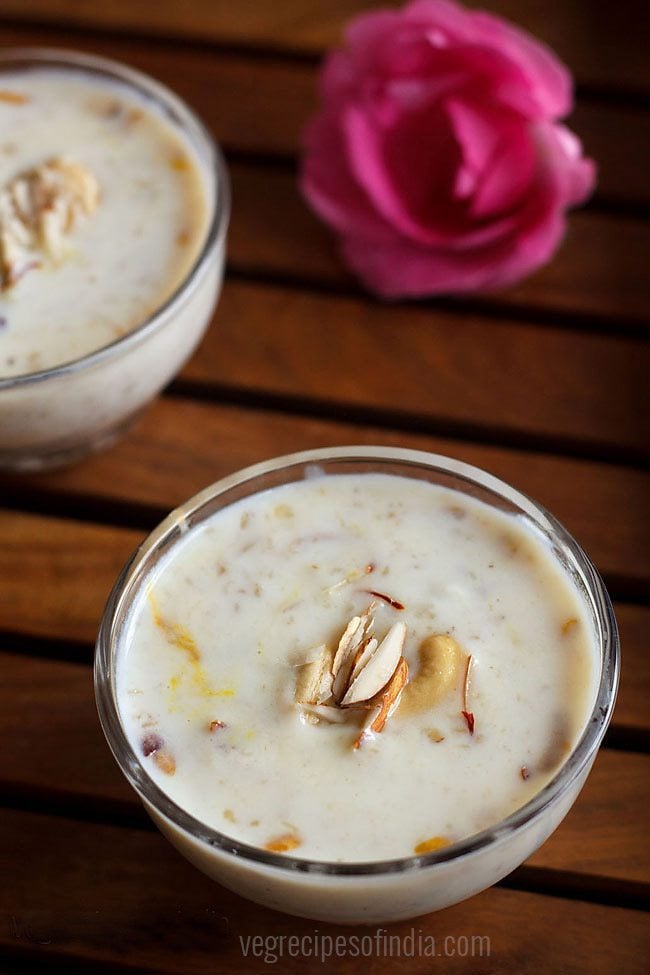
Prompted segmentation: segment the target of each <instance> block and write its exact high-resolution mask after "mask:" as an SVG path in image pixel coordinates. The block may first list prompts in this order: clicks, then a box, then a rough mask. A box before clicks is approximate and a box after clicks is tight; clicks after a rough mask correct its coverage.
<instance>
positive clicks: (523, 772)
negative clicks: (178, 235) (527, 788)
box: [519, 765, 530, 782]
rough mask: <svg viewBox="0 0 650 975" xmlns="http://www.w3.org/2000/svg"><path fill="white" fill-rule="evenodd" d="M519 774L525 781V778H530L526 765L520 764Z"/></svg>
mask: <svg viewBox="0 0 650 975" xmlns="http://www.w3.org/2000/svg"><path fill="white" fill-rule="evenodd" d="M519 774H520V775H521V777H522V779H523V780H524V782H525V781H526V779H529V778H530V772H529V771H528V766H527V765H522V766H521V768H520V769H519Z"/></svg>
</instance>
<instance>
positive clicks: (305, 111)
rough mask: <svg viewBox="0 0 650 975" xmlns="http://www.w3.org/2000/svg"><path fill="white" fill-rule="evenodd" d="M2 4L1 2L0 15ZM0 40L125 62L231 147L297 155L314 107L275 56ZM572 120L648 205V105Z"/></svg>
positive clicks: (18, 34)
mask: <svg viewBox="0 0 650 975" xmlns="http://www.w3.org/2000/svg"><path fill="white" fill-rule="evenodd" d="M3 9H4V4H2V3H0V17H1V16H2V13H3ZM109 9H112V8H109ZM132 9H134V7H133V5H132ZM0 43H1V44H2V45H3V46H4V45H21V44H23V45H24V44H33V43H47V44H48V45H49V46H60V47H64V48H71V47H72V48H78V49H81V50H86V51H90V52H92V53H96V54H102V55H104V56H106V57H112V58H116V59H117V60H121V61H126V62H127V63H129V64H132V65H133V66H134V67H137V68H139V69H140V70H142V71H145V72H147V73H148V74H152V75H153V76H154V77H156V78H159V79H160V80H161V81H163V82H165V83H166V84H169V85H171V86H172V87H173V88H174V89H175V90H176V91H177V92H178V93H179V94H180V95H181V96H182V97H183V98H185V99H187V101H188V102H189V103H190V104H191V105H192V106H193V108H194V109H195V110H196V111H197V112H199V113H200V114H201V116H202V118H203V119H204V120H205V122H206V123H207V124H208V125H209V126H210V128H211V130H212V131H213V133H214V134H215V136H216V137H217V139H218V140H219V141H220V142H221V144H222V145H223V146H224V148H225V149H226V150H227V151H228V152H230V153H234V154H240V153H256V154H259V155H261V156H277V157H279V158H283V159H290V158H292V157H295V156H296V155H297V153H298V152H299V146H300V133H301V131H302V129H303V127H304V125H305V122H306V121H307V119H308V117H309V116H310V115H311V114H312V112H313V111H314V110H315V108H316V102H317V93H316V91H317V68H316V67H315V66H314V65H311V64H304V63H300V62H294V61H291V60H287V59H283V58H281V57H279V56H278V57H274V58H264V59H260V58H256V57H255V56H253V55H246V54H233V53H229V52H227V51H209V50H205V49H203V48H193V47H187V46H184V45H182V44H179V43H178V42H177V41H172V40H170V41H158V42H154V43H143V42H142V41H141V40H138V39H137V38H129V37H128V36H127V37H120V36H112V35H111V36H108V37H107V36H104V35H103V34H99V35H93V34H89V35H84V34H75V33H71V32H70V31H69V30H68V31H66V30H65V29H62V28H61V27H60V26H56V27H51V28H48V29H47V30H44V29H43V28H38V27H36V28H29V27H27V26H25V27H15V26H12V27H5V28H4V29H3V30H2V33H1V35H0ZM569 124H570V126H571V127H572V128H573V129H575V131H576V132H577V133H578V135H579V136H580V137H581V139H582V140H583V143H584V146H585V151H586V152H587V153H588V154H590V155H591V156H593V157H594V158H595V159H596V160H597V162H598V194H599V195H600V196H602V197H603V198H605V199H606V200H607V201H609V202H612V203H617V202H618V203H622V204H627V205H633V204H639V203H640V204H644V205H647V204H648V203H649V202H650V184H649V183H648V180H647V178H646V174H647V172H648V170H649V169H650V111H648V110H647V109H644V108H643V107H639V106H637V105H635V104H631V105H630V104H627V105H626V104H623V105H621V104H615V105H613V104H610V103H609V102H607V101H603V100H597V101H594V100H593V99H580V98H578V101H577V108H576V110H575V112H574V114H573V115H572V116H571V118H570V122H569Z"/></svg>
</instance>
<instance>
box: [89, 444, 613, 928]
mask: <svg viewBox="0 0 650 975" xmlns="http://www.w3.org/2000/svg"><path fill="white" fill-rule="evenodd" d="M315 471H316V472H319V473H320V472H322V473H325V474H350V473H362V472H363V473H366V472H383V473H387V474H398V475H402V476H405V477H410V478H417V479H422V480H425V481H429V482H431V483H435V484H440V485H443V486H445V487H448V488H454V489H455V490H457V491H461V492H463V493H465V494H468V495H471V496H472V497H474V498H478V499H479V500H481V501H483V502H485V503H487V504H488V505H491V506H492V507H494V508H496V509H499V510H501V511H505V512H512V513H516V514H518V515H519V516H520V517H522V518H523V519H525V521H527V522H528V524H529V525H531V526H533V527H534V528H535V529H536V531H537V532H540V533H542V535H543V536H545V538H546V539H547V540H548V543H549V544H550V546H551V549H552V552H553V553H554V555H555V557H556V558H557V559H558V560H559V562H560V563H561V565H562V567H563V568H564V570H565V571H566V572H567V573H568V574H569V575H570V577H571V578H572V579H573V581H574V583H575V585H576V587H577V589H578V591H579V593H580V595H581V597H582V598H583V600H584V603H585V607H586V610H587V615H588V617H589V618H590V620H591V621H592V624H593V628H594V633H595V636H596V640H597V645H598V648H599V651H600V673H599V676H598V681H597V692H596V699H595V702H594V705H593V710H592V713H591V715H590V717H589V720H588V723H587V724H586V727H585V730H584V733H583V734H582V736H581V737H580V739H579V741H578V742H577V743H576V745H575V747H574V748H573V750H572V752H571V753H570V754H569V755H568V757H567V758H566V760H565V761H564V763H563V765H562V766H561V768H560V769H559V770H558V771H557V773H556V774H555V775H554V777H553V778H552V779H551V781H549V782H548V784H547V785H546V786H545V787H544V788H543V789H542V790H541V791H540V792H538V793H537V794H535V795H534V796H533V798H532V799H530V800H529V801H528V802H527V803H526V804H525V805H523V806H521V807H520V808H519V809H517V810H516V811H515V812H514V813H512V814H511V815H510V816H508V817H507V818H506V819H504V820H502V821H501V822H499V823H498V824H496V825H495V826H494V827H492V828H490V829H485V830H483V831H482V832H480V833H476V834H475V835H473V836H471V837H469V838H467V839H463V840H461V841H459V842H457V843H454V844H453V845H450V846H447V847H445V848H443V849H441V850H439V851H437V852H433V853H428V854H424V855H421V856H409V857H405V858H402V859H394V860H385V861H378V862H367V861H366V862H362V863H351V862H344V863H342V862H322V861H317V860H314V861H310V860H307V859H302V858H300V857H298V856H293V855H285V854H282V855H279V854H276V853H269V852H267V851H265V850H262V849H259V848H257V847H253V846H250V845H247V844H245V843H242V842H239V841H237V840H234V839H232V838H230V837H229V836H227V835H225V834H224V833H221V832H219V831H217V830H215V829H211V828H209V827H208V826H206V825H205V824H204V823H202V822H200V821H199V820H197V819H196V818H194V817H193V816H192V815H191V814H190V813H189V812H187V811H186V810H185V809H182V808H180V807H179V806H178V805H177V804H176V803H175V802H173V801H172V800H171V799H170V798H169V797H168V796H167V795H166V794H165V793H164V792H163V791H162V790H161V789H160V788H159V786H158V785H157V784H156V783H155V782H154V780H153V779H152V778H151V777H150V776H149V774H148V772H147V771H146V769H145V767H144V765H143V764H142V762H141V760H140V758H139V757H138V755H137V754H136V753H135V751H134V750H133V748H132V747H131V744H130V743H129V740H128V739H127V736H126V733H125V731H124V728H123V726H122V724H121V720H120V714H119V710H118V703H117V699H116V683H115V676H116V655H117V653H118V649H119V641H120V635H121V633H122V631H123V627H124V623H125V620H126V618H127V616H128V613H129V610H130V607H131V606H132V605H133V601H134V598H135V597H137V595H138V593H139V592H140V591H141V590H142V587H143V586H145V585H146V582H147V579H148V577H149V574H150V573H151V571H152V570H153V569H154V568H155V567H156V566H157V565H158V564H159V563H160V561H161V559H163V558H165V557H166V556H167V555H168V553H169V552H170V551H171V550H173V548H174V546H175V545H176V544H177V543H178V542H179V540H181V538H183V537H185V535H186V533H187V532H188V531H191V530H192V529H193V528H194V527H196V526H197V525H200V524H201V523H202V522H203V521H205V519H207V518H209V517H210V516H211V515H212V514H213V513H215V512H216V511H219V510H220V509H222V508H224V507H226V506H228V505H230V504H232V503H234V502H235V501H239V500H240V499H242V498H246V497H249V496H251V495H253V494H256V493H257V492H260V491H264V490H267V489H269V488H272V487H276V486H278V485H281V484H286V483H291V482H294V481H300V480H302V479H304V478H305V477H308V476H312V475H313V474H314V472H315ZM618 676H619V642H618V633H617V628H616V621H615V619H614V615H613V611H612V606H611V603H610V600H609V597H608V595H607V592H606V590H605V588H604V585H603V582H602V580H601V578H600V576H599V575H598V572H597V571H596V569H595V568H594V566H593V565H592V563H591V562H590V561H589V559H588V557H587V556H586V555H585V554H584V552H583V551H582V549H581V548H580V547H579V546H578V544H577V543H576V542H575V541H574V539H573V538H572V537H571V536H570V535H569V534H568V532H567V531H566V530H565V529H564V528H563V527H562V526H561V525H560V524H559V523H558V522H557V521H556V520H555V519H554V518H553V517H552V516H551V515H550V514H548V513H547V512H546V511H544V510H543V509H542V508H541V507H540V506H539V505H537V504H536V503H535V502H534V501H532V500H530V499H529V498H528V497H526V496H525V495H523V494H521V493H520V492H518V491H516V490H515V489H514V488H512V487H510V486H509V485H508V484H506V483H504V482H503V481H500V480H498V479H497V478H495V477H493V476H492V475H490V474H487V473H485V472H484V471H481V470H479V469H478V468H475V467H471V466H469V465H468V464H464V463H461V462H459V461H456V460H452V459H449V458H446V457H441V456H437V455H434V454H427V453H422V452H419V451H413V450H402V449H398V448H390V447H339V448H333V449H322V450H312V451H306V452H303V453H298V454H292V455H290V456H286V457H279V458H277V459H274V460H270V461H267V462H264V463H261V464H257V465H255V466H254V467H249V468H247V469H246V470H243V471H240V472H239V473H236V474H233V475H231V476H229V477H226V478H223V479H222V480H220V481H218V482H217V483H216V484H214V485H212V486H211V487H209V488H206V490H204V491H202V492H201V493H200V494H197V495H196V496H195V497H193V498H191V499H190V500H189V501H188V502H187V503H186V504H184V505H182V506H181V507H179V508H177V509H176V510H175V511H173V512H172V513H171V514H170V515H169V516H168V517H167V518H166V519H165V521H163V522H162V524H161V525H160V526H159V527H158V528H157V529H156V530H155V531H154V532H152V534H151V535H150V536H149V537H148V538H147V539H146V540H145V541H144V543H143V544H142V545H141V546H140V547H139V548H138V550H137V552H135V554H134V555H133V557H132V558H131V560H130V562H129V563H128V564H127V565H126V566H125V568H124V569H123V571H122V573H121V575H120V577H119V578H118V580H117V582H116V584H115V587H114V589H113V591H112V593H111V595H110V597H109V599H108V603H107V605H106V609H105V612H104V616H103V619H102V623H101V628H100V631H99V636H98V641H97V649H96V656H95V691H96V698H97V706H98V710H99V716H100V720H101V723H102V726H103V729H104V733H105V735H106V738H107V740H108V743H109V745H110V747H111V749H112V751H113V754H114V756H115V758H116V759H117V762H118V764H119V766H120V768H121V769H122V772H123V773H124V775H125V776H126V778H127V779H128V781H129V782H130V783H131V785H132V786H133V787H134V789H135V790H136V792H137V793H138V794H139V796H140V798H141V800H142V802H143V803H144V806H145V808H146V809H147V811H148V813H149V814H150V816H151V817H152V819H153V820H154V822H155V823H156V824H157V825H158V827H159V828H160V830H161V831H162V833H163V834H164V835H165V836H166V837H167V838H168V839H169V840H170V841H171V842H172V843H173V845H174V846H175V847H176V848H177V849H178V850H180V852H181V853H182V854H184V856H186V857H187V859H188V860H190V861H191V862H192V863H193V864H195V865H196V866H197V867H198V868H199V869H200V870H202V871H203V872H204V873H206V874H208V875H209V876H210V877H212V878H213V879H215V880H217V881H219V882H220V883H222V884H224V885H225V886H226V887H229V888H231V889H232V890H234V891H236V892H237V893H239V894H242V895H243V896H245V897H248V898H250V899H251V900H253V901H257V902H259V903H261V904H264V905H266V906H267V907H271V908H275V909H277V910H281V911H285V912H288V913H290V914H296V915H300V916H303V917H309V918H314V919H318V920H322V921H333V922H339V923H380V922H387V921H393V920H398V919H404V918H409V917H415V916H417V915H420V914H424V913H427V912H429V911H432V910H437V909H440V908H443V907H447V906H448V905H450V904H453V903H456V902H457V901H460V900H463V899H465V898H467V897H470V896H471V895H473V894H475V893H477V892H478V891H480V890H483V889H484V888H486V887H489V886H490V885H491V884H494V883H496V882H497V881H498V880H500V879H501V878H502V877H504V876H505V875H506V874H508V873H510V871H511V870H513V869H514V868H515V867H517V866H519V864H521V863H522V862H523V861H524V860H525V859H526V858H527V857H529V856H530V855H531V854H532V853H533V852H534V851H535V850H536V849H537V848H538V847H539V846H540V845H541V844H542V843H543V842H544V841H545V840H546V839H547V837H548V836H549V835H550V834H551V833H552V832H553V830H554V829H555V828H556V827H557V826H558V824H559V823H560V822H561V820H562V819H563V818H564V816H565V815H566V813H567V812H568V811H569V809H570V808H571V806H572V805H573V803H574V801H575V799H576V797H577V795H578V793H579V792H580V789H581V788H582V786H583V784H584V782H585V779H586V777H587V775H588V773H589V770H590V768H591V766H592V763H593V761H594V759H595V757H596V753H597V751H598V748H599V746H600V744H601V742H602V739H603V735H604V734H605V731H606V729H607V726H608V724H609V721H610V718H611V713H612V710H613V706H614V702H615V698H616V691H617V686H618Z"/></svg>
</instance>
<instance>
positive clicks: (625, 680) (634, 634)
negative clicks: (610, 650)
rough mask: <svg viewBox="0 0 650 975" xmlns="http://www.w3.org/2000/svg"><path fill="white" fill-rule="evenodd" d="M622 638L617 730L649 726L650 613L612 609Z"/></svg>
mask: <svg viewBox="0 0 650 975" xmlns="http://www.w3.org/2000/svg"><path fill="white" fill-rule="evenodd" d="M615 611H616V618H617V620H618V626H619V630H620V636H621V655H622V668H621V687H620V691H619V695H618V701H617V704H616V710H615V712H614V714H615V716H616V717H615V723H616V724H617V725H618V726H619V727H626V728H648V727H649V726H650V709H649V708H648V701H650V667H648V655H649V654H650V609H648V608H642V607H640V606H624V605H621V604H619V605H617V606H615Z"/></svg>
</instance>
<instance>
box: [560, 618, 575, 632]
mask: <svg viewBox="0 0 650 975" xmlns="http://www.w3.org/2000/svg"><path fill="white" fill-rule="evenodd" d="M577 625H578V621H577V619H576V618H575V616H572V617H571V618H570V619H568V620H565V621H564V623H563V624H562V636H566V635H567V633H570V632H571V630H572V629H573V628H574V627H575V626H577Z"/></svg>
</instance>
